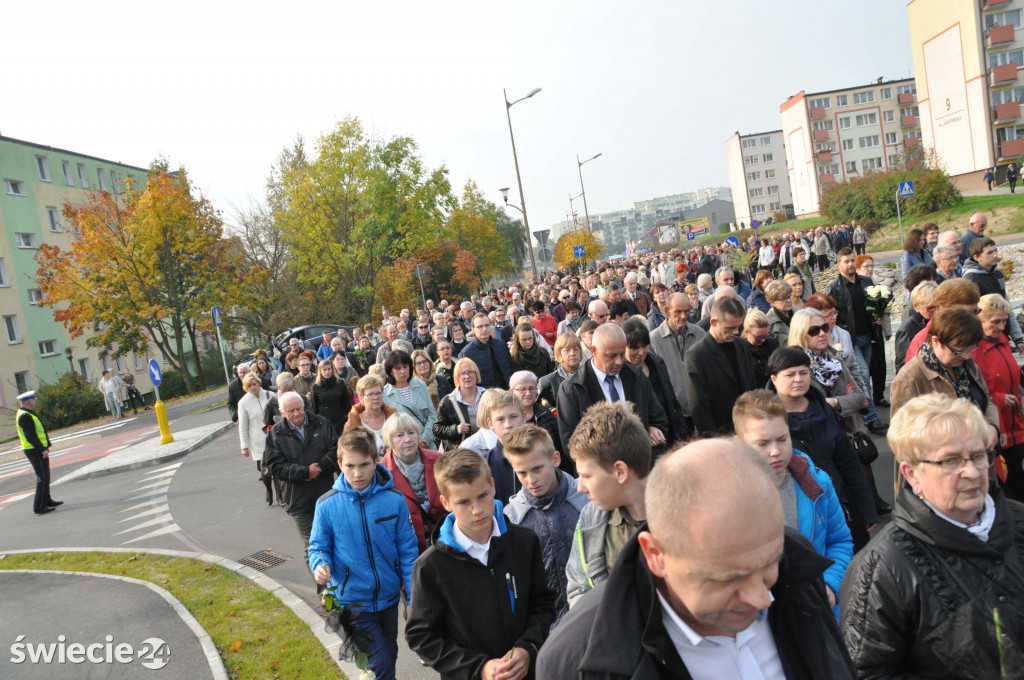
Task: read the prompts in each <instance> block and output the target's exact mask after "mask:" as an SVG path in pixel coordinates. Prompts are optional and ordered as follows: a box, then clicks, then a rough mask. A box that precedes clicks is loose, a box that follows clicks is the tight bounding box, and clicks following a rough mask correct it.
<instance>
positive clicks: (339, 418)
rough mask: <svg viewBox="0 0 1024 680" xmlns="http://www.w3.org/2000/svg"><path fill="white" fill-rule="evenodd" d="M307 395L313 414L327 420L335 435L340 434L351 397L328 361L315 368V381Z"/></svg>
mask: <svg viewBox="0 0 1024 680" xmlns="http://www.w3.org/2000/svg"><path fill="white" fill-rule="evenodd" d="M309 395H310V407H311V408H312V409H313V413H315V414H317V415H319V416H323V417H324V418H327V420H329V421H330V422H331V425H333V426H334V431H335V433H337V434H341V431H342V429H344V427H345V423H346V422H347V421H348V412H349V411H350V410H351V409H352V395H351V393H350V392H349V391H348V386H347V385H346V384H345V381H344V380H342V379H341V378H339V377H338V374H337V373H336V372H335V371H334V364H333V363H332V362H331V360H330V359H324V360H323V361H321V362H320V364H319V365H318V366H317V373H316V381H315V382H314V383H313V387H312V389H311V390H310V393H309Z"/></svg>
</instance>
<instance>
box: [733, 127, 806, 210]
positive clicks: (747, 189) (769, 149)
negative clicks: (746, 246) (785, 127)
mask: <svg viewBox="0 0 1024 680" xmlns="http://www.w3.org/2000/svg"><path fill="white" fill-rule="evenodd" d="M725 156H726V160H727V162H728V165H729V183H730V184H731V185H732V202H733V206H734V208H735V210H736V224H737V225H741V228H742V227H748V226H750V221H751V220H760V221H764V219H765V218H766V217H769V216H771V215H774V214H775V212H777V211H783V212H787V209H792V207H793V194H792V191H791V190H790V187H789V172H788V171H787V167H786V145H785V143H784V139H783V135H782V130H772V131H771V132H758V133H755V134H749V135H741V134H740V133H739V132H737V133H736V134H734V135H733V136H732V137H730V138H729V139H727V140H725Z"/></svg>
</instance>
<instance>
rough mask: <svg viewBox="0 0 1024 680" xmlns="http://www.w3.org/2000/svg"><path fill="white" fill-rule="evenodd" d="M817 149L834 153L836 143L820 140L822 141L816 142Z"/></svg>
mask: <svg viewBox="0 0 1024 680" xmlns="http://www.w3.org/2000/svg"><path fill="white" fill-rule="evenodd" d="M818 151H831V152H832V153H835V152H836V143H835V142H822V143H820V144H818Z"/></svg>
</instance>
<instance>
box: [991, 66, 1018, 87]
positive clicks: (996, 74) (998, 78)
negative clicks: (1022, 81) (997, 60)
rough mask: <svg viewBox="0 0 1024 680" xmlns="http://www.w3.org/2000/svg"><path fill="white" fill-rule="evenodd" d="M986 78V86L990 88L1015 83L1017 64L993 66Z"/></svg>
mask: <svg viewBox="0 0 1024 680" xmlns="http://www.w3.org/2000/svg"><path fill="white" fill-rule="evenodd" d="M988 78H989V80H988V84H989V85H990V86H992V87H998V86H1001V85H1009V84H1011V83H1015V82H1017V64H1003V65H1002V66H993V67H992V71H991V73H990V74H989V77H988Z"/></svg>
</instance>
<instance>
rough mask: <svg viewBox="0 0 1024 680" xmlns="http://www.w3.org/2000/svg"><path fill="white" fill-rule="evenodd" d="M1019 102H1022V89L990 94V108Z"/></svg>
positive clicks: (1023, 88)
mask: <svg viewBox="0 0 1024 680" xmlns="http://www.w3.org/2000/svg"><path fill="white" fill-rule="evenodd" d="M1019 101H1024V87H1011V88H1008V89H1006V90H996V91H995V92H993V93H992V106H999V105H1000V104H1010V103H1011V102H1019Z"/></svg>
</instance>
